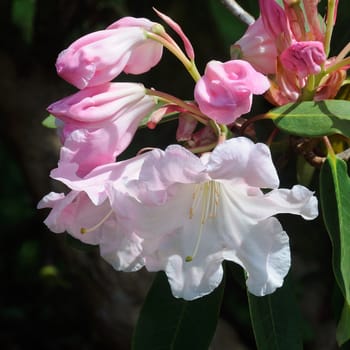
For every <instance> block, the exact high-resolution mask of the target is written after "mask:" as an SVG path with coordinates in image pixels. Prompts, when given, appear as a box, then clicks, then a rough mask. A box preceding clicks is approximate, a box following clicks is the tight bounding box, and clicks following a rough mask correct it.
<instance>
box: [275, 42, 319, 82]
mask: <svg viewBox="0 0 350 350" xmlns="http://www.w3.org/2000/svg"><path fill="white" fill-rule="evenodd" d="M280 60H281V63H282V65H283V66H284V67H285V68H287V69H288V70H290V71H293V72H295V73H296V74H297V75H298V77H299V78H305V77H307V76H308V75H310V74H317V73H319V72H320V71H321V65H322V64H323V63H324V62H325V60H326V54H325V52H324V48H323V44H322V43H321V42H319V41H299V42H296V43H293V44H292V45H291V46H290V47H288V48H287V49H286V50H284V51H283V52H282V54H281V55H280Z"/></svg>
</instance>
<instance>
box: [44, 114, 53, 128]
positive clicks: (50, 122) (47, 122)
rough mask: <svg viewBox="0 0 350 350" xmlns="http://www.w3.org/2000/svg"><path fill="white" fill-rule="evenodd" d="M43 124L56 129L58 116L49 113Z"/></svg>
mask: <svg viewBox="0 0 350 350" xmlns="http://www.w3.org/2000/svg"><path fill="white" fill-rule="evenodd" d="M41 124H42V125H43V126H45V127H46V128H49V129H56V128H57V126H56V118H55V117H54V116H53V115H52V114H49V115H48V116H47V117H46V118H45V119H44V120H43V121H42V122H41Z"/></svg>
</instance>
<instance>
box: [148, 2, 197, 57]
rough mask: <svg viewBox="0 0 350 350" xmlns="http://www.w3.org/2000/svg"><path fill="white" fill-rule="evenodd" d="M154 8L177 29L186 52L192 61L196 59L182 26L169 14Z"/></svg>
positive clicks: (165, 20)
mask: <svg viewBox="0 0 350 350" xmlns="http://www.w3.org/2000/svg"><path fill="white" fill-rule="evenodd" d="M153 10H154V11H155V12H156V14H157V15H158V16H159V17H160V18H161V19H162V20H163V21H164V22H165V23H166V24H167V25H168V26H169V27H170V28H171V29H173V30H174V31H175V33H177V34H178V35H179V37H180V38H181V40H182V42H183V44H184V47H185V52H186V54H187V56H188V58H189V59H190V60H191V61H193V60H194V50H193V46H192V44H191V42H190V40H189V39H188V37H187V36H186V35H185V33H184V32H183V30H182V29H181V27H180V26H179V25H178V24H177V23H176V22H175V21H174V20H173V19H171V18H170V17H169V16H167V15H165V14H164V13H162V12H160V11H158V10H157V9H155V8H153Z"/></svg>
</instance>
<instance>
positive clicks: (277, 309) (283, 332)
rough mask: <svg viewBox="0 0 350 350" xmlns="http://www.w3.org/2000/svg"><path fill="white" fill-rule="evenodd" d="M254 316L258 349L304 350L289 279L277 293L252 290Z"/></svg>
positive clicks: (252, 318)
mask: <svg viewBox="0 0 350 350" xmlns="http://www.w3.org/2000/svg"><path fill="white" fill-rule="evenodd" d="M248 301H249V310H250V317H251V322H252V326H253V331H254V336H255V342H256V346H257V349H258V350H302V349H303V346H302V334H301V333H302V332H301V329H300V327H301V322H300V314H299V309H298V306H297V303H296V300H295V296H294V293H293V290H292V287H291V284H290V281H289V280H288V279H286V280H285V282H284V284H283V286H282V287H281V288H279V289H277V290H276V291H275V292H274V293H273V294H269V295H266V296H264V297H257V296H254V295H252V294H250V293H248Z"/></svg>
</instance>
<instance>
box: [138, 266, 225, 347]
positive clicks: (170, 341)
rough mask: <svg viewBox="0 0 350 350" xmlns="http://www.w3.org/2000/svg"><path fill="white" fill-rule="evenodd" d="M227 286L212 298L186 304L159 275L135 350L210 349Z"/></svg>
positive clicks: (141, 319) (140, 324) (145, 307)
mask: <svg viewBox="0 0 350 350" xmlns="http://www.w3.org/2000/svg"><path fill="white" fill-rule="evenodd" d="M223 291H224V283H221V285H220V286H219V287H218V288H216V289H215V290H214V291H213V292H212V293H211V294H209V295H207V296H204V297H202V298H199V299H196V300H193V301H186V300H183V299H176V298H174V297H173V295H172V294H171V290H170V287H169V284H168V280H167V277H166V275H165V274H164V273H163V272H159V273H158V274H157V276H156V278H155V280H154V282H153V285H152V287H151V289H150V291H149V293H148V295H147V298H146V301H145V303H144V305H143V307H142V310H141V313H140V317H139V320H138V323H137V326H136V329H135V333H134V338H133V346H132V349H133V350H167V349H169V350H184V349H191V350H203V349H208V347H209V345H210V343H211V340H212V337H213V336H214V332H215V329H216V325H217V320H218V317H219V311H220V307H221V301H222V297H223Z"/></svg>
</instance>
